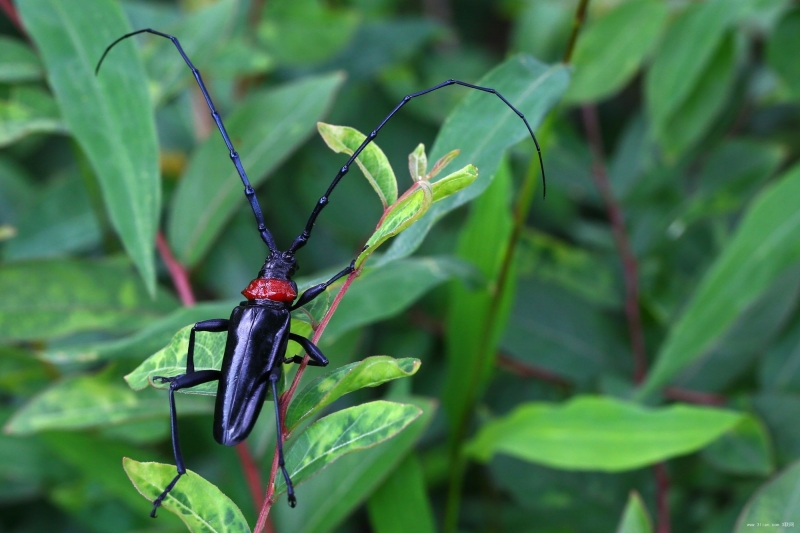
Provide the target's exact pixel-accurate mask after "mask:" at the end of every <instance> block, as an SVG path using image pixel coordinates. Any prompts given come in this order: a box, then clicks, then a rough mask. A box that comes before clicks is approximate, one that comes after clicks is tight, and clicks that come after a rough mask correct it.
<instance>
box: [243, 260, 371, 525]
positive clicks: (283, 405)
mask: <svg viewBox="0 0 800 533" xmlns="http://www.w3.org/2000/svg"><path fill="white" fill-rule="evenodd" d="M359 274H361V269H357V270H355V271H353V272H351V273H350V275H349V276H347V279H346V280H345V282H344V285H342V288H341V289H339V292H338V293H337V294H336V298H334V299H333V302H332V303H331V306H330V308H328V311H327V312H326V313H325V316H324V317H323V318H322V320H321V321H320V323H319V326H318V327H317V329H316V330H315V331H314V335H313V336H312V337H311V342H313V343H314V344H317V342H318V341H319V338H320V337H321V336H322V333H323V332H324V331H325V328H326V327H327V326H328V322H330V319H331V316H333V313H334V312H335V311H336V308H337V307H339V302H341V301H342V298H343V297H344V295H345V293H346V292H347V290H348V289H349V288H350V284H351V283H353V280H354V279H356V278H357V277H358V275H359ZM307 364H308V354H306V355H305V356H304V357H303V362H302V363H300V367H299V368H298V369H297V372H296V373H295V375H294V379H293V380H292V384H291V386H290V387H289V388H288V389H287V390H286V391H285V392H284V393H283V394H281V398H280V405H279V408H280V411H281V420H286V412H287V411H288V409H289V403H290V402H291V401H292V396H294V393H295V391H296V390H297V387H298V385H299V384H300V378H302V377H303V372H305V369H306V366H307ZM281 432H282V433H283V438H284V439H287V438H289V434H288V433H286V428H284V427H282V428H281ZM277 474H278V448H277V447H276V448H275V454H274V455H273V457H272V470H271V471H270V474H269V481H268V485H267V487H268V488H267V497H266V498H265V499H264V503H263V505H262V507H261V513H260V514H259V515H258V523H256V527H255V529H254V530H253V533H262V532H263V531H265V530H264V527H265V525H266V523H267V519H268V518H269V511H270V509H272V504H273V503H274V502H273V496H274V495H275V477H276V476H277Z"/></svg>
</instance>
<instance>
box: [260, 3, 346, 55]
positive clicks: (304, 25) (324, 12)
mask: <svg viewBox="0 0 800 533" xmlns="http://www.w3.org/2000/svg"><path fill="white" fill-rule="evenodd" d="M359 18H360V17H359V16H358V13H357V12H356V11H354V10H348V9H342V8H334V7H329V5H328V4H326V3H325V2H321V1H319V0H297V1H295V2H291V3H290V4H288V3H287V4H285V3H282V2H270V3H269V4H267V6H266V8H265V9H264V17H263V20H262V21H261V24H260V25H259V26H258V37H259V40H260V41H261V43H262V44H263V45H264V46H265V47H266V49H267V51H268V52H269V53H270V54H272V55H273V56H275V58H276V60H277V61H278V62H280V63H281V64H290V65H292V66H298V65H313V64H316V63H319V62H321V61H324V60H326V59H328V58H330V57H332V56H333V55H334V54H336V53H337V52H339V51H341V49H342V48H343V47H344V46H345V45H346V44H347V43H348V41H349V40H350V39H351V37H352V36H353V33H354V32H355V30H356V28H357V26H358V21H359Z"/></svg>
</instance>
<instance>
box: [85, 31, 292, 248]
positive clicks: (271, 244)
mask: <svg viewBox="0 0 800 533" xmlns="http://www.w3.org/2000/svg"><path fill="white" fill-rule="evenodd" d="M140 33H152V34H153V35H158V36H159V37H164V38H165V39H169V40H170V41H172V44H174V45H175V47H176V48H177V49H178V52H179V53H180V54H181V57H182V58H183V60H184V61H185V62H186V64H187V65H188V66H189V68H190V69H191V70H192V74H194V79H195V80H196V81H197V85H198V86H199V87H200V91H201V92H202V93H203V97H204V98H205V99H206V104H207V105H208V109H209V110H210V111H211V117H212V118H213V119H214V122H215V123H216V124H217V129H219V132H220V134H221V135H222V140H224V141H225V146H227V147H228V154H229V156H230V158H231V161H232V162H233V166H235V167H236V172H238V173H239V178H241V180H242V184H244V194H245V196H246V197H247V201H248V202H250V207H251V208H252V209H253V215H254V216H255V217H256V224H257V225H258V232H259V233H260V234H261V240H263V241H264V243H266V245H267V247H268V248H269V251H270V252H276V251H277V250H278V247H277V246H276V245H275V239H273V238H272V234H271V233H270V232H269V230H268V229H267V225H266V224H265V223H264V215H263V214H262V213H261V206H260V205H258V199H257V198H256V192H255V190H254V189H253V186H252V185H250V180H248V179H247V173H246V172H245V171H244V167H243V166H242V161H241V160H240V159H239V154H238V153H237V152H236V150H235V149H234V148H233V143H232V142H231V139H230V137H228V132H227V130H226V129H225V125H224V124H223V123H222V119H221V118H220V116H219V113H217V110H216V108H215V107H214V102H213V101H212V100H211V96H210V95H209V94H208V90H207V89H206V86H205V84H204V83H203V78H202V77H200V71H199V70H197V68H195V66H194V65H193V64H192V62H191V61H190V60H189V57H188V56H187V55H186V53H185V52H184V51H183V48H182V47H181V43H180V42H179V41H178V39H177V37H173V36H172V35H169V34H166V33H161V32H160V31H156V30H153V29H150V28H145V29H143V30H137V31H134V32H131V33H128V34H126V35H123V36H122V37H120V38H119V39H117V40H116V41H114V42H113V43H111V44H110V45H108V47H107V48H106V50H105V52H103V55H102V56H101V57H100V61H98V62H97V67H96V68H95V71H94V72H95V75H97V73H98V72H100V65H102V64H103V60H104V59H105V58H106V55H107V54H108V52H109V51H111V49H112V48H114V46H116V44H117V43H119V42H120V41H124V40H125V39H127V38H128V37H133V36H134V35H138V34H140Z"/></svg>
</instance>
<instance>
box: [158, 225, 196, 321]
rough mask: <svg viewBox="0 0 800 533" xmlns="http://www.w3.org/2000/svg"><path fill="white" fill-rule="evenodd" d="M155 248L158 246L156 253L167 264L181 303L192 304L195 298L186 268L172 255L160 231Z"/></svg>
mask: <svg viewBox="0 0 800 533" xmlns="http://www.w3.org/2000/svg"><path fill="white" fill-rule="evenodd" d="M156 248H158V253H159V255H161V260H162V261H164V264H165V265H167V269H168V270H169V275H170V277H171V278H172V285H173V286H174V287H175V291H176V292H177V293H178V297H179V298H180V299H181V303H182V304H183V305H185V306H186V307H191V306H193V305H194V304H195V302H196V300H195V297H194V292H193V291H192V284H191V282H190V281H189V274H188V272H187V271H186V268H185V267H184V266H183V265H182V264H180V262H178V260H177V259H175V256H174V255H172V250H170V248H169V244H167V240H166V239H165V238H164V234H163V233H161V231H159V232H158V234H157V235H156Z"/></svg>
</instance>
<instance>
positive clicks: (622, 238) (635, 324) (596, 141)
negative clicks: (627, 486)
mask: <svg viewBox="0 0 800 533" xmlns="http://www.w3.org/2000/svg"><path fill="white" fill-rule="evenodd" d="M581 114H582V116H583V125H584V129H585V130H586V138H587V139H588V142H589V148H590V150H591V152H592V179H593V180H594V183H595V185H596V186H597V189H598V191H599V192H600V196H601V198H602V199H603V202H604V203H605V205H606V210H607V212H608V219H609V221H610V222H611V232H612V234H613V236H614V243H615V245H616V247H617V251H618V252H619V255H620V260H621V262H622V274H623V277H624V282H625V314H626V316H627V318H628V335H629V336H630V339H631V351H632V354H633V360H634V376H633V378H634V382H635V383H642V382H643V381H644V379H645V377H646V376H647V355H646V349H645V344H644V331H643V328H642V318H641V315H640V310H639V277H638V272H637V263H636V257H635V256H634V255H633V251H632V250H631V246H630V241H629V240H628V234H627V232H626V230H625V218H624V216H623V214H622V209H621V207H620V205H619V202H618V201H617V198H616V196H614V191H613V190H612V189H611V184H610V182H609V180H608V174H607V173H606V164H605V156H604V151H603V137H602V133H601V131H600V123H599V120H598V118H597V108H596V107H595V106H594V105H585V106H583V107H582V108H581ZM654 472H655V476H656V501H657V503H658V505H657V532H658V533H670V525H669V479H668V478H667V471H666V466H665V464H664V463H659V464H657V465H655V467H654Z"/></svg>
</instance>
